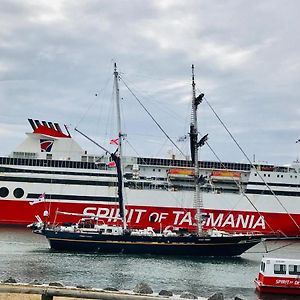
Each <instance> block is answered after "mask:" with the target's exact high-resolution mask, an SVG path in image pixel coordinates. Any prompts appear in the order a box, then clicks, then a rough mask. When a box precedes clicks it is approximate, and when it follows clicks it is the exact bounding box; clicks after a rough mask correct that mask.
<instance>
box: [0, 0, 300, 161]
mask: <svg viewBox="0 0 300 300" xmlns="http://www.w3.org/2000/svg"><path fill="white" fill-rule="evenodd" d="M0 6H1V10H0V105H1V110H0V139H1V145H0V154H1V155H9V154H10V153H11V152H12V151H13V150H14V149H15V148H16V147H17V146H18V145H19V144H20V143H21V142H22V141H23V139H24V138H25V137H26V136H25V132H30V131H31V127H30V125H29V123H28V121H27V119H28V118H33V119H38V120H45V121H53V122H58V123H60V124H61V125H63V124H66V125H67V126H68V128H69V130H70V131H71V133H72V136H73V137H74V138H75V139H76V141H78V142H79V144H80V145H81V146H82V147H83V148H84V149H87V150H88V151H89V152H90V153H102V150H101V149H99V148H96V146H94V145H93V144H91V143H90V142H88V141H86V140H85V139H84V138H83V137H81V136H80V135H79V134H78V133H77V132H74V131H73V129H74V128H75V127H77V128H78V129H80V130H82V131H83V132H85V133H86V134H87V135H88V136H90V137H91V138H93V139H94V140H95V141H97V142H99V143H100V144H102V145H104V146H105V147H113V146H111V145H110V144H109V140H110V139H112V138H115V137H116V121H115V112H116V105H115V102H114V101H115V100H114V97H113V66H114V63H117V67H118V71H119V73H120V77H121V80H120V82H119V84H120V97H121V100H120V101H121V115H122V131H123V132H124V133H125V134H126V135H127V136H126V140H125V143H124V144H125V154H126V155H135V156H143V157H156V156H159V157H170V156H171V155H172V154H175V155H176V157H177V158H182V156H181V154H180V153H179V152H178V151H177V150H176V148H175V147H174V146H173V145H172V144H171V143H170V142H169V141H168V140H167V139H166V137H165V136H164V135H163V134H162V132H161V131H160V130H159V129H158V127H157V125H155V123H154V122H153V121H152V120H151V118H150V117H149V116H148V115H147V114H146V113H145V111H144V110H143V108H142V107H141V106H140V105H139V104H138V101H137V100H136V98H138V99H139V100H140V101H141V102H142V103H143V104H144V106H145V107H146V108H147V109H148V110H149V111H150V112H151V114H152V116H153V117H154V118H155V119H156V121H157V122H158V123H159V124H160V126H161V127H162V128H163V129H164V131H165V132H166V133H167V134H168V135H169V136H170V137H171V138H172V139H173V140H174V142H175V143H176V144H177V145H178V147H179V148H180V149H181V150H182V152H183V153H184V154H185V155H188V154H189V149H188V140H186V141H185V142H177V141H178V139H179V138H180V137H183V136H187V137H188V130H189V122H190V115H191V113H190V109H191V98H192V88H191V65H192V64H194V65H195V81H196V88H197V94H198V93H200V92H203V93H204V94H205V99H206V100H205V101H204V102H203V103H202V104H201V105H200V106H199V109H198V112H199V114H198V125H199V132H200V133H201V134H206V133H208V134H209V140H208V142H209V145H210V147H211V148H212V149H213V150H214V152H215V153H217V156H218V157H219V158H220V159H221V160H222V161H232V162H247V157H248V158H249V159H250V160H255V161H256V162H268V163H272V164H289V163H291V162H292V161H295V160H296V159H298V158H299V156H300V155H299V154H300V143H296V141H297V140H298V139H300V106H299V103H300V84H299V76H300V39H299V38H298V31H299V28H300V18H299V11H300V1H297V0H280V1H279V0H252V1H247V0H227V1H218V0H195V1H193V0H189V1H182V0H151V1H147V0H128V1H127V0H119V1H116V0H107V1H105V0H89V1H85V0H82V1H71V0H69V1H63V0H60V1H57V0H51V1H31V0H26V1H22V0H19V1H16V0H0ZM124 83H126V85H127V86H128V87H129V88H130V90H131V91H132V92H130V90H128V89H127V88H126V86H125V85H124ZM133 94H134V95H133ZM210 107H212V108H213V109H214V111H215V112H216V114H217V115H218V117H219V118H220V119H221V120H222V122H223V124H225V126H226V128H227V129H228V131H229V132H230V133H231V134H232V136H233V137H234V138H235V140H236V141H237V143H238V144H239V145H240V147H241V148H242V149H243V151H244V152H245V153H246V156H247V157H246V156H245V155H243V153H242V152H241V151H240V149H239V148H238V147H237V146H236V144H235V142H234V141H233V140H232V138H231V137H230V136H229V134H228V133H227V131H226V130H225V129H224V126H223V125H222V124H221V123H220V121H219V120H218V118H217V117H216V115H215V114H214V113H213V111H212V110H211V108H210ZM200 159H203V160H218V159H217V158H216V157H215V155H214V154H213V153H212V152H211V150H210V149H209V147H208V146H204V147H203V148H201V152H200Z"/></svg>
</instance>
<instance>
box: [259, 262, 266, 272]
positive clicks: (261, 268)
mask: <svg viewBox="0 0 300 300" xmlns="http://www.w3.org/2000/svg"><path fill="white" fill-rule="evenodd" d="M265 268H266V264H265V263H264V262H261V264H260V270H261V271H262V272H264V271H265Z"/></svg>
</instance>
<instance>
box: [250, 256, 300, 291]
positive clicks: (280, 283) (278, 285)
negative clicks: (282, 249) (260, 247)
mask: <svg viewBox="0 0 300 300" xmlns="http://www.w3.org/2000/svg"><path fill="white" fill-rule="evenodd" d="M299 276H300V260H299V259H283V258H267V257H263V259H262V261H261V264H260V271H259V274H258V278H256V279H255V280H254V283H255V286H256V290H257V291H258V292H259V293H268V294H269V293H270V294H291V295H300V280H299Z"/></svg>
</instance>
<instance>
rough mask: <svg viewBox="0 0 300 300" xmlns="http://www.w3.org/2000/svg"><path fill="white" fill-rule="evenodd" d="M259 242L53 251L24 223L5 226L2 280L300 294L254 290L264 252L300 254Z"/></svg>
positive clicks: (0, 246) (0, 234)
mask: <svg viewBox="0 0 300 300" xmlns="http://www.w3.org/2000/svg"><path fill="white" fill-rule="evenodd" d="M267 249H268V251H271V252H269V253H268V254H265V253H263V252H265V248H264V246H263V245H258V246H256V247H254V248H252V249H250V250H249V251H248V253H245V254H244V255H242V256H241V257H239V258H231V259H214V258H209V259H208V258H207V259H203V258H202V259H200V258H190V257H185V258H180V257H166V256H149V255H145V256H138V255H121V254H120V255H113V254H110V255H103V254H101V255H100V254H74V253H71V254H70V253H59V252H53V251H50V249H49V245H48V242H47V241H46V239H45V238H44V237H43V236H39V235H35V234H32V233H31V232H30V231H29V230H27V229H24V228H19V227H0V280H4V279H6V278H8V277H9V276H12V277H14V278H16V279H17V280H18V281H19V282H30V281H32V280H34V279H38V280H40V281H41V282H43V283H49V282H50V281H61V282H63V283H64V284H65V285H72V286H75V285H78V284H80V285H84V286H89V287H94V288H105V287H115V288H118V289H121V290H132V289H133V288H134V287H135V285H136V284H137V283H139V282H141V281H145V282H147V283H148V284H149V285H150V286H151V287H152V289H153V290H154V291H155V292H159V291H160V290H162V289H167V290H171V291H172V292H173V293H175V294H180V293H181V292H182V291H189V292H192V293H195V294H196V295H198V296H203V297H208V296H210V295H211V294H212V293H214V292H216V291H219V292H222V293H223V294H224V295H225V297H226V299H230V298H231V299H232V298H233V297H234V296H235V295H236V294H242V295H244V296H245V297H246V298H247V299H249V300H254V299H255V300H257V299H264V300H270V299H278V300H284V299H289V300H290V299H299V297H298V298H297V297H291V296H290V297H287V296H279V297H276V298H275V296H274V295H273V296H264V297H261V296H260V297H259V296H258V295H256V294H255V291H254V283H253V280H254V279H255V277H257V275H258V271H259V264H260V260H261V257H262V256H263V255H265V256H269V257H288V258H300V242H282V241H281V242H272V243H270V242H269V243H268V244H267Z"/></svg>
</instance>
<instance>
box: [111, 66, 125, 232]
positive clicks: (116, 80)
mask: <svg viewBox="0 0 300 300" xmlns="http://www.w3.org/2000/svg"><path fill="white" fill-rule="evenodd" d="M114 83H115V89H116V106H117V125H118V132H119V134H118V137H119V139H118V153H119V164H120V172H119V174H118V185H119V191H118V196H119V204H120V217H121V218H122V221H123V229H126V228H127V224H126V212H125V203H124V199H123V192H122V191H124V180H123V169H124V165H123V163H122V159H123V153H122V142H123V136H124V135H123V133H122V127H121V110H120V91H119V73H118V71H117V64H116V63H115V65H114Z"/></svg>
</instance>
